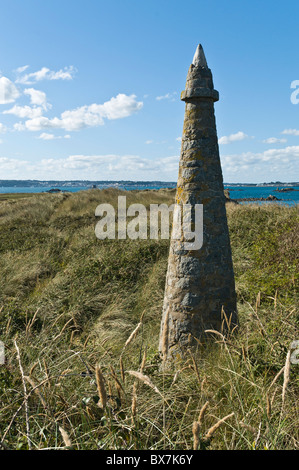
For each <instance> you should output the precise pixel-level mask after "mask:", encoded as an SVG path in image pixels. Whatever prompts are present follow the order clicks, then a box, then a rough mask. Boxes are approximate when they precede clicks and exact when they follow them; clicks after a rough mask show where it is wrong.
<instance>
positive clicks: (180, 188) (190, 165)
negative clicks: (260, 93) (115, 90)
mask: <svg viewBox="0 0 299 470" xmlns="http://www.w3.org/2000/svg"><path fill="white" fill-rule="evenodd" d="M218 99H219V94H218V92H217V91H216V90H215V89H214V85H213V78H212V73H211V70H210V69H209V68H208V66H207V62H206V58H205V55H204V52H203V49H202V46H201V45H199V46H198V47H197V50H196V52H195V55H194V58H193V63H192V64H191V66H190V68H189V71H188V75H187V81H186V87H185V90H184V91H183V92H182V93H181V100H182V101H185V103H186V105H185V117H184V127H183V136H182V145H181V156H180V164H179V176H178V181H177V190H176V204H180V205H183V204H191V205H195V204H202V205H203V245H202V247H201V248H200V249H199V250H194V251H188V250H186V249H184V244H183V239H181V240H177V239H174V237H172V239H171V241H170V250H169V258H168V270H167V276H166V286H165V297H164V304H163V315H162V323H161V334H160V351H162V350H163V345H162V341H164V340H163V331H164V328H165V321H167V322H168V325H167V326H168V342H167V343H168V353H167V354H168V356H173V355H174V354H175V353H176V352H177V351H180V350H181V351H182V350H183V349H184V348H185V347H186V346H188V345H191V344H192V343H195V344H196V343H197V341H196V340H195V339H197V340H199V341H201V340H203V338H204V337H205V334H204V331H205V330H206V329H216V330H218V331H221V329H222V328H223V319H224V316H223V310H224V312H225V314H226V317H227V319H228V323H230V325H229V326H230V327H233V326H234V325H235V324H236V323H237V309H236V294H235V282H234V272H233V264H232V256H231V248H230V239H229V232H228V226H227V218H226V209H225V196H224V187H223V178H222V170H221V163H220V157H219V148H218V138H217V131H216V122H215V115H214V102H215V101H218ZM193 222H194V220H193ZM225 326H226V327H227V326H228V325H227V322H226V321H224V327H225Z"/></svg>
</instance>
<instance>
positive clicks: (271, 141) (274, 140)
mask: <svg viewBox="0 0 299 470" xmlns="http://www.w3.org/2000/svg"><path fill="white" fill-rule="evenodd" d="M285 142H287V139H278V138H277V137H269V138H268V139H265V140H263V143H264V144H280V143H285Z"/></svg>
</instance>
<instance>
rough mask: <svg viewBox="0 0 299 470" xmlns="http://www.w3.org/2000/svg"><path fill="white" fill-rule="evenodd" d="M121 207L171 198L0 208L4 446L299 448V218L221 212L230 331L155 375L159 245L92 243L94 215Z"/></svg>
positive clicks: (0, 419)
mask: <svg viewBox="0 0 299 470" xmlns="http://www.w3.org/2000/svg"><path fill="white" fill-rule="evenodd" d="M122 194H125V195H126V196H127V205H130V204H132V203H136V202H138V203H142V204H144V205H146V207H148V208H149V205H150V204H151V203H163V202H164V203H166V204H171V203H172V202H173V199H174V191H169V190H160V191H131V192H127V193H122V192H121V191H118V190H116V189H107V190H102V191H99V190H90V191H80V192H78V193H61V194H39V195H30V198H29V197H22V198H20V199H16V198H14V197H12V198H11V199H10V198H9V197H8V196H7V195H3V196H6V197H5V198H4V199H6V200H1V198H0V272H1V275H0V339H1V341H3V343H4V345H5V356H6V361H5V364H4V365H1V366H0V443H1V446H2V447H4V448H7V449H15V450H17V449H48V448H50V449H68V448H73V449H78V450H85V449H133V450H137V449H155V450H156V449H176V450H178V449H185V450H186V449H221V450H226V449H229V450H245V449H270V450H274V449H278V450H280V449H296V448H298V444H299V435H298V429H299V428H298V391H299V383H298V371H299V365H298V364H296V363H295V362H296V353H295V352H294V351H293V350H291V349H290V345H291V343H292V342H293V341H295V340H299V331H298V253H299V250H298V247H299V243H298V241H299V217H298V209H297V208H296V207H281V206H278V205H275V204H274V205H271V206H268V205H267V206H264V205H263V206H261V205H254V204H251V205H246V206H242V205H234V204H230V203H228V204H227V215H228V223H229V230H230V237H231V245H232V253H233V262H234V269H235V278H236V290H237V295H238V311H239V318H240V328H239V332H238V334H235V335H231V336H229V337H228V338H224V337H222V336H221V335H216V334H215V340H214V341H213V342H212V343H210V344H208V345H199V346H198V350H197V351H189V352H188V354H187V356H186V358H185V359H184V360H182V361H181V362H180V363H179V362H177V363H175V364H173V365H172V366H170V367H168V368H163V367H161V360H160V357H159V354H158V335H159V329H160V320H161V313H162V302H163V295H164V285H165V275H166V269H167V259H168V248H169V241H168V240H149V239H148V240H129V239H128V240H103V241H101V240H98V239H97V238H96V237H95V233H94V228H95V223H96V218H95V216H94V211H95V208H96V206H97V205H98V204H100V203H111V204H113V205H115V207H116V204H117V197H118V195H122ZM133 332H134V334H132V333H133ZM291 354H292V360H290V355H291ZM298 357H299V355H298V356H297V358H298ZM294 358H295V361H294Z"/></svg>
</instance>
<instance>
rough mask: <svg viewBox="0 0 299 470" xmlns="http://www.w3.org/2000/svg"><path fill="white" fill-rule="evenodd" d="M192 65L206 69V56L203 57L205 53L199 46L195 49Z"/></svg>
mask: <svg viewBox="0 0 299 470" xmlns="http://www.w3.org/2000/svg"><path fill="white" fill-rule="evenodd" d="M192 64H193V65H194V66H195V67H206V68H207V67H208V64H207V61H206V56H205V53H204V51H203V48H202V45H201V44H198V46H197V48H196V51H195V54H194V57H193V61H192Z"/></svg>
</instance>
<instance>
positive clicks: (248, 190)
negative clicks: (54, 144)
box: [0, 180, 299, 206]
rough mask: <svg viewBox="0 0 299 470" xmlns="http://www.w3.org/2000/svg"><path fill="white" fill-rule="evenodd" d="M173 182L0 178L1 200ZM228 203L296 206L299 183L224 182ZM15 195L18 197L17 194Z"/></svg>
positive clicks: (172, 187)
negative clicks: (39, 194)
mask: <svg viewBox="0 0 299 470" xmlns="http://www.w3.org/2000/svg"><path fill="white" fill-rule="evenodd" d="M176 186H177V183H176V182H174V181H169V182H167V181H130V180H123V181H108V180H102V181H91V180H63V181H57V180H47V181H41V180H0V199H1V200H2V201H3V200H5V199H7V198H8V195H9V194H11V196H13V195H17V194H19V196H18V197H21V194H23V197H24V196H25V194H31V195H32V194H37V193H59V192H72V193H74V192H78V191H86V190H93V189H99V190H103V189H107V188H114V189H118V190H121V191H134V190H135V191H158V190H175V188H176ZM224 189H225V192H226V193H227V202H228V201H231V202H233V203H240V204H248V203H253V202H255V203H257V204H262V203H269V204H273V203H277V204H281V205H288V206H294V205H296V204H299V182H281V181H275V182H270V183H256V184H254V183H224ZM15 197H16V196H15Z"/></svg>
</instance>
